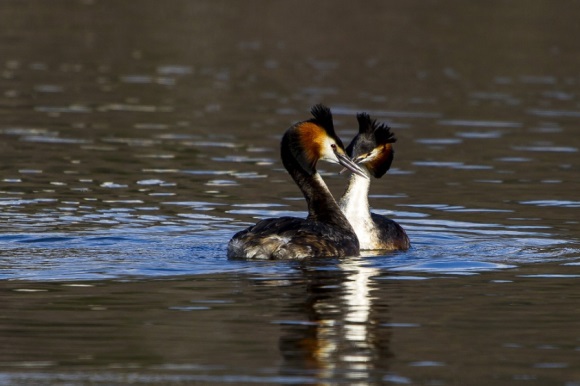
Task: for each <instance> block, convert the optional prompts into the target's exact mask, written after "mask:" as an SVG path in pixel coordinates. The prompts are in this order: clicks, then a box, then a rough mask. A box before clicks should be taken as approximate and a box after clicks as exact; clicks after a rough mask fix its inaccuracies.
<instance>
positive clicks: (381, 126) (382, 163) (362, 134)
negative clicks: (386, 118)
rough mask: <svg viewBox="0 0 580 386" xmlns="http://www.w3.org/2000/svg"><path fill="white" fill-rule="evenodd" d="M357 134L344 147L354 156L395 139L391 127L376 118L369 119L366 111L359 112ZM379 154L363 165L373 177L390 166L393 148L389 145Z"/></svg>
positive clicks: (381, 173) (379, 175)
mask: <svg viewBox="0 0 580 386" xmlns="http://www.w3.org/2000/svg"><path fill="white" fill-rule="evenodd" d="M356 119H357V120H358V125H359V126H358V134H357V135H356V136H355V137H354V139H353V140H352V141H351V143H350V144H349V145H348V147H347V148H346V152H347V154H348V155H349V156H350V157H352V158H356V157H358V156H361V155H363V154H367V153H370V152H372V151H373V149H375V148H378V147H381V146H384V145H386V144H389V143H394V142H396V141H397V139H396V138H395V135H394V134H393V133H392V132H391V128H390V127H389V126H388V125H387V124H386V123H378V122H377V120H376V119H371V117H370V116H369V114H367V113H359V114H357V116H356ZM383 150H384V151H382V152H381V156H379V157H378V158H376V159H374V160H372V161H371V160H369V161H368V162H367V163H366V164H365V165H366V167H367V169H369V171H370V172H371V174H372V175H373V176H374V177H375V178H380V177H382V176H383V175H384V174H385V173H386V172H387V170H389V168H390V167H391V163H392V162H393V153H394V151H393V149H392V147H391V146H389V147H388V148H384V149H383Z"/></svg>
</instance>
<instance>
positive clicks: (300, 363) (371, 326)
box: [280, 258, 393, 385]
mask: <svg viewBox="0 0 580 386" xmlns="http://www.w3.org/2000/svg"><path fill="white" fill-rule="evenodd" d="M301 270H302V273H303V279H304V284H305V285H306V290H307V295H306V297H305V298H304V300H303V301H302V302H297V303H293V304H290V305H289V306H288V307H287V308H286V311H287V313H288V315H284V317H285V318H284V321H281V322H280V324H281V325H282V335H281V338H280V351H281V353H282V356H283V358H284V364H283V366H282V369H283V370H282V371H283V373H284V374H287V375H290V374H292V375H297V374H296V373H297V372H300V373H302V374H303V373H304V371H306V372H307V374H308V375H310V376H313V377H315V378H316V379H319V380H321V382H324V381H342V382H345V381H347V382H348V384H352V385H356V384H368V382H373V383H374V382H380V380H381V379H382V377H383V376H384V375H385V374H386V373H387V370H388V364H389V360H390V358H392V357H393V355H392V353H391V352H390V350H389V341H390V334H391V331H390V328H389V327H387V326H386V324H387V320H386V318H387V317H388V305H387V303H386V301H385V300H384V299H380V298H377V297H374V296H373V286H374V283H375V282H374V281H373V280H372V279H371V278H372V277H373V276H375V275H378V274H379V270H378V269H375V268H371V267H366V266H364V260H362V259H359V258H350V259H348V260H344V261H342V260H341V261H337V260H317V261H309V262H304V264H302V265H301ZM303 375H304V374H303Z"/></svg>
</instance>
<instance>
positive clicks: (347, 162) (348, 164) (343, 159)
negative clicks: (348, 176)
mask: <svg viewBox="0 0 580 386" xmlns="http://www.w3.org/2000/svg"><path fill="white" fill-rule="evenodd" d="M334 154H336V158H338V163H339V164H341V165H342V166H344V167H345V168H347V169H348V170H350V171H351V172H353V173H355V174H358V175H359V176H361V177H364V178H367V179H368V178H369V177H368V176H367V175H366V173H365V172H364V171H363V170H362V169H361V167H360V166H358V165H357V164H355V163H354V162H353V161H352V160H351V159H350V158H348V156H347V155H346V154H340V153H338V152H337V151H335V152H334Z"/></svg>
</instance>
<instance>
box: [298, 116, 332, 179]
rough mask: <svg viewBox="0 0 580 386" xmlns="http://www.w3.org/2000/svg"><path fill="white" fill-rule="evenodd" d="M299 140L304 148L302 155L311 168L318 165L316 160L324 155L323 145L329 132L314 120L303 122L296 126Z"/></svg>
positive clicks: (302, 148)
mask: <svg viewBox="0 0 580 386" xmlns="http://www.w3.org/2000/svg"><path fill="white" fill-rule="evenodd" d="M296 130H297V131H298V141H299V142H300V148H301V150H302V157H303V158H304V160H305V162H306V164H308V165H309V166H310V168H314V167H315V166H316V162H317V161H318V160H319V159H320V158H321V157H322V154H321V152H322V147H323V146H324V142H325V140H326V139H327V138H328V134H327V133H326V130H324V128H323V127H321V126H319V125H317V124H316V123H314V122H303V123H301V124H299V125H298V127H296Z"/></svg>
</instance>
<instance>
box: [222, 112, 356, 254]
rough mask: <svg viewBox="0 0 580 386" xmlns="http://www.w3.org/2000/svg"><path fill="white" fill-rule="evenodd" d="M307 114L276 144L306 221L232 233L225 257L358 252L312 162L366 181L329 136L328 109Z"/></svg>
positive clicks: (274, 221)
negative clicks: (302, 199)
mask: <svg viewBox="0 0 580 386" xmlns="http://www.w3.org/2000/svg"><path fill="white" fill-rule="evenodd" d="M311 112H312V115H313V116H314V118H312V119H310V120H308V121H303V122H299V123H296V124H295V125H293V126H292V127H290V128H289V129H288V130H287V131H286V133H285V134H284V136H283V138H282V144H281V156H282V163H283V164H284V167H285V168H286V170H287V171H288V173H290V176H292V178H293V179H294V181H295V182H296V184H297V185H298V187H299V188H300V190H301V191H302V193H303V194H304V197H305V198H306V203H307V204H308V217H307V218H306V219H302V218H296V217H280V218H270V219H265V220H262V221H259V222H258V223H257V224H256V225H254V226H251V227H249V228H247V229H245V230H243V231H240V232H238V233H236V234H235V235H234V237H233V238H232V239H231V240H230V242H229V244H228V257H229V258H249V259H302V258H306V257H321V256H337V257H342V256H357V255H358V254H359V243H358V240H357V237H356V234H355V232H354V230H353V229H352V227H351V225H350V223H349V222H348V220H347V219H346V217H345V216H344V214H343V213H342V212H341V210H340V208H339V207H338V204H337V203H336V201H335V200H334V198H333V197H332V194H331V193H330V191H329V190H328V187H327V186H326V184H325V183H324V181H323V180H322V177H321V176H320V174H318V172H317V171H316V163H317V161H318V160H323V161H327V162H331V163H339V164H341V165H343V166H344V167H346V168H348V169H349V170H351V171H353V172H354V173H359V175H360V178H362V179H366V178H367V177H366V175H365V172H364V171H363V170H362V169H361V168H360V167H359V166H358V165H356V164H355V163H354V162H352V161H351V160H350V158H348V156H347V155H346V153H345V150H344V146H343V144H342V142H341V140H340V139H339V138H338V136H337V135H336V134H335V132H334V125H333V122H332V114H331V112H330V109H329V108H328V107H326V106H323V105H316V106H314V107H313V108H312V110H311Z"/></svg>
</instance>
